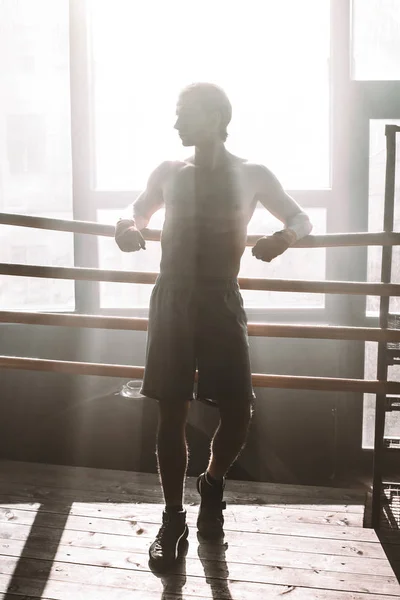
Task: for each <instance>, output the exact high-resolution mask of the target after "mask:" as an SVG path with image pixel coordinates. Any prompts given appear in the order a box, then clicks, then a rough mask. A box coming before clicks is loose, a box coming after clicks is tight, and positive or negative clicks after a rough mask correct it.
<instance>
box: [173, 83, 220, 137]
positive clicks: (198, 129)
mask: <svg viewBox="0 0 400 600" xmlns="http://www.w3.org/2000/svg"><path fill="white" fill-rule="evenodd" d="M176 115H177V121H176V123H175V129H177V130H178V132H179V135H180V137H181V139H182V144H183V145H184V146H198V145H202V144H205V143H209V142H214V141H223V142H225V141H226V138H227V137H228V133H227V131H226V128H227V126H228V124H229V122H230V120H231V117H232V106H231V103H230V102H229V99H228V96H227V95H226V94H225V92H224V90H223V89H221V88H220V87H219V86H218V85H215V84H213V83H192V84H191V85H189V86H187V87H186V88H184V89H183V90H182V92H181V93H180V95H179V98H178V104H177V107H176Z"/></svg>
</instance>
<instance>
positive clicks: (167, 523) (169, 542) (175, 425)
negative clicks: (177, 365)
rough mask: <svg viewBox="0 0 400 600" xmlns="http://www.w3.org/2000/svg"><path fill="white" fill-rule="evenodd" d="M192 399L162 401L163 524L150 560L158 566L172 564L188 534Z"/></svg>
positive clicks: (159, 453) (159, 442)
mask: <svg viewBox="0 0 400 600" xmlns="http://www.w3.org/2000/svg"><path fill="white" fill-rule="evenodd" d="M189 404H190V403H189V401H185V402H183V403H180V404H174V405H171V404H168V403H167V402H160V403H159V424H158V433H157V460H158V469H159V473H160V479H161V485H162V488H163V492H164V499H165V510H164V512H163V522H162V526H161V528H160V530H159V532H158V534H157V536H156V539H155V540H154V542H153V543H152V544H151V546H150V548H149V554H150V561H151V564H152V566H153V567H154V568H155V569H157V570H160V571H162V570H164V569H166V568H168V567H169V566H170V565H171V564H172V563H173V562H174V561H175V560H176V559H177V557H178V554H179V548H180V544H181V542H182V540H185V539H186V538H187V536H188V533H189V530H188V527H187V525H186V511H185V510H184V508H183V490H184V483H185V476H186V468H187V462H188V450H187V444H186V420H187V414H188V409H189Z"/></svg>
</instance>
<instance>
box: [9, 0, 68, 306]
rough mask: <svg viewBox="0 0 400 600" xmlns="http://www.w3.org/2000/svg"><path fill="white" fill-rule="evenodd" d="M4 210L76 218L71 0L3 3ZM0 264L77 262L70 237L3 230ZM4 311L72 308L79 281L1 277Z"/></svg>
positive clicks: (60, 263)
mask: <svg viewBox="0 0 400 600" xmlns="http://www.w3.org/2000/svg"><path fill="white" fill-rule="evenodd" d="M0 22H1V35H0V98H1V102H0V140H1V142H0V211H1V212H14V213H21V214H30V215H35V216H36V215H37V216H51V217H56V218H62V219H71V218H72V175H71V173H72V168H71V141H70V130H71V126H70V106H69V95H70V94H69V42H68V35H69V34H68V0H36V1H35V2H32V0H19V1H18V2H15V0H3V2H1V3H0ZM0 262H14V263H31V264H35V263H36V264H47V265H65V266H72V265H73V236H72V234H67V233H57V232H52V231H44V230H35V229H27V228H21V227H8V226H7V227H6V226H4V225H0ZM0 306H1V307H2V308H3V309H4V308H9V309H26V308H29V309H47V310H51V309H73V308H74V282H73V281H57V280H46V279H39V278H37V279H36V278H22V277H4V276H2V277H0Z"/></svg>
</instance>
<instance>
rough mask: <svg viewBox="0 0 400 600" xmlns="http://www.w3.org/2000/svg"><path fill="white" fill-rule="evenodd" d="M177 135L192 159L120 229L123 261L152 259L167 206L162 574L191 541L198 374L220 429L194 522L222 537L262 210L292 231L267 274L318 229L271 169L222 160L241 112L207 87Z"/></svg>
mask: <svg viewBox="0 0 400 600" xmlns="http://www.w3.org/2000/svg"><path fill="white" fill-rule="evenodd" d="M176 114H177V121H176V124H175V129H177V131H178V133H179V136H180V138H181V140H182V144H183V145H184V146H194V147H195V151H194V155H193V156H191V157H190V158H188V159H187V160H184V161H168V162H164V163H162V164H161V165H160V166H159V167H157V168H156V169H155V171H154V172H153V173H152V174H151V175H150V178H149V180H148V184H147V188H146V190H145V191H144V192H143V193H142V194H141V195H140V196H139V198H138V199H137V200H136V202H135V203H134V205H133V215H132V219H121V220H120V221H119V222H118V223H117V226H116V232H115V239H116V242H117V244H118V246H119V247H120V249H121V250H123V251H124V252H133V251H137V250H140V249H141V248H143V249H144V248H145V241H144V239H143V237H142V235H141V233H140V230H142V229H143V228H145V227H146V226H147V224H148V223H149V220H150V218H151V216H152V215H153V214H154V212H155V211H157V210H158V209H160V208H161V207H162V206H165V222H164V227H163V231H162V238H161V247H162V259H161V265H160V275H159V277H158V279H157V282H156V285H155V287H154V290H153V293H152V297H151V301H150V313H149V329H148V337H147V352H146V368H145V375H144V381H143V387H142V393H143V395H144V396H148V397H150V398H154V399H156V400H158V405H159V428H158V434H157V458H158V466H159V473H160V478H161V484H162V489H163V493H164V498H165V510H164V512H163V523H162V526H161V528H160V531H159V532H158V534H157V537H156V539H155V541H154V542H153V543H152V544H151V546H150V550H149V553H150V560H151V563H152V564H153V566H154V567H155V568H157V569H160V570H162V569H164V568H166V567H168V566H170V565H171V564H172V563H173V562H174V560H175V559H176V558H177V556H178V551H179V544H180V542H181V541H182V540H184V539H186V538H187V536H188V528H187V525H186V511H185V510H184V508H183V491H184V482H185V477H186V468H187V461H188V451H187V445H186V437H185V426H186V420H187V415H188V409H189V405H190V401H191V399H192V398H193V389H194V376H195V371H196V368H197V370H198V385H197V392H196V394H197V398H199V399H202V400H206V401H208V402H210V403H213V404H214V405H216V406H217V407H218V409H219V416H220V423H219V426H218V428H217V431H216V433H215V435H214V437H213V440H212V443H211V456H210V462H209V465H208V468H207V470H206V471H205V473H203V474H202V475H200V476H199V478H198V480H197V489H198V491H199V493H200V497H201V503H200V510H199V515H198V520H197V527H198V530H199V533H200V535H201V536H202V537H205V538H208V539H210V538H216V537H220V536H222V535H223V523H224V519H223V514H222V511H223V509H224V508H225V503H224V502H223V491H224V485H225V475H226V473H227V471H228V469H229V467H230V466H231V465H232V463H233V462H234V461H235V460H236V458H237V456H238V454H239V452H240V451H241V449H242V448H243V446H244V444H245V440H246V436H247V431H248V427H249V423H250V419H251V414H252V403H253V391H252V385H251V368H250V362H249V352H248V339H247V320H246V314H245V311H244V309H243V301H242V298H241V295H240V291H239V287H238V283H237V276H238V272H239V266H240V259H241V256H242V254H243V251H244V249H245V246H246V236H247V225H248V223H249V221H250V219H251V217H252V215H253V212H254V209H255V207H256V204H257V202H261V203H262V204H263V205H264V206H265V208H267V209H268V210H269V211H270V212H271V213H272V214H273V215H275V216H276V217H277V218H278V219H280V220H281V221H282V222H283V223H284V229H283V230H282V231H279V232H276V233H275V234H274V235H270V236H267V237H263V238H261V239H259V240H258V241H257V243H256V244H255V246H254V247H253V249H252V253H253V255H254V256H255V257H256V258H258V259H260V260H263V261H267V262H270V261H271V260H272V259H273V258H275V257H276V256H279V255H280V254H282V253H283V252H284V251H285V250H286V249H287V248H289V246H291V245H292V244H293V243H294V242H295V241H296V240H298V239H300V238H302V237H304V236H306V235H308V234H309V233H310V231H311V229H312V226H311V224H310V221H309V219H308V216H307V215H306V214H305V213H304V212H303V211H302V210H301V208H300V207H299V205H298V204H297V203H296V202H295V201H294V200H293V199H292V198H291V197H290V196H288V195H287V194H286V193H285V191H284V190H283V188H282V186H281V184H280V183H279V181H278V180H277V179H276V177H275V176H274V175H273V174H272V173H271V172H270V171H269V170H268V169H267V168H266V167H264V166H262V165H260V164H254V163H250V162H248V161H247V160H245V159H242V158H239V157H237V156H234V155H232V154H230V153H229V152H228V151H227V150H226V148H225V141H226V138H227V131H226V129H227V126H228V124H229V122H230V120H231V114H232V108H231V104H230V102H229V100H228V98H227V96H226V94H225V92H224V91H223V90H222V89H221V88H219V87H218V86H216V85H213V84H208V83H197V84H192V85H190V86H188V87H187V88H185V89H184V90H183V91H182V92H181V94H180V96H179V100H178V104H177V111H176Z"/></svg>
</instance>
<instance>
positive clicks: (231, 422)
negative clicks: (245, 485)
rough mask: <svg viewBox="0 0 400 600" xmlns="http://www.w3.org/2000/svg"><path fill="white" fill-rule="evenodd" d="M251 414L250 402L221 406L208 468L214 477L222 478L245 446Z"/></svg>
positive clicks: (208, 471)
mask: <svg viewBox="0 0 400 600" xmlns="http://www.w3.org/2000/svg"><path fill="white" fill-rule="evenodd" d="M251 415H252V408H251V405H250V403H244V404H241V405H237V404H235V403H232V405H231V406H221V407H220V423H219V426H218V428H217V430H216V432H215V434H214V437H213V439H212V442H211V455H210V462H209V465H208V468H207V473H208V474H209V475H211V477H212V479H217V480H222V479H223V477H224V476H225V474H226V472H227V471H228V469H229V467H230V466H231V465H232V464H233V462H234V461H235V460H236V459H237V457H238V456H239V454H240V452H241V450H242V449H243V448H244V445H245V443H246V439H247V432H248V429H249V425H250V420H251Z"/></svg>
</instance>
